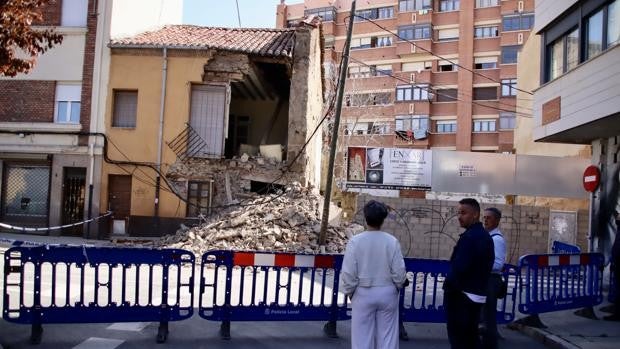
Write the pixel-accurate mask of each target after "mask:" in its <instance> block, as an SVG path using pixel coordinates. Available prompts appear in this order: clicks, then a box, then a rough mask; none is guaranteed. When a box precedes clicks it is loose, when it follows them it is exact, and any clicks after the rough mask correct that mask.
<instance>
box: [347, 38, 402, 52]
mask: <svg viewBox="0 0 620 349" xmlns="http://www.w3.org/2000/svg"><path fill="white" fill-rule="evenodd" d="M385 46H392V37H391V36H389V35H386V36H372V37H369V38H356V39H351V49H352V50H357V49H363V48H371V47H385Z"/></svg>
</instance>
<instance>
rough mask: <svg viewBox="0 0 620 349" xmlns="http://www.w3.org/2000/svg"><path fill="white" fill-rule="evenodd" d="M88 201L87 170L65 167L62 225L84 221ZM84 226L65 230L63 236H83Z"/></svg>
mask: <svg viewBox="0 0 620 349" xmlns="http://www.w3.org/2000/svg"><path fill="white" fill-rule="evenodd" d="M85 200H86V168H84V167H65V168H64V169H63V183H62V225H65V224H72V223H76V222H80V221H82V220H83V219H84V202H85ZM83 232H84V225H77V226H74V227H69V228H64V229H63V230H62V234H63V235H72V236H81V235H82V233H83Z"/></svg>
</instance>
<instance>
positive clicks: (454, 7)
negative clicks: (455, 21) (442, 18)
mask: <svg viewBox="0 0 620 349" xmlns="http://www.w3.org/2000/svg"><path fill="white" fill-rule="evenodd" d="M459 7H460V1H459V0H439V11H440V12H448V11H458V10H459Z"/></svg>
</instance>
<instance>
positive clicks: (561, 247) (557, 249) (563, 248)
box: [551, 241, 581, 254]
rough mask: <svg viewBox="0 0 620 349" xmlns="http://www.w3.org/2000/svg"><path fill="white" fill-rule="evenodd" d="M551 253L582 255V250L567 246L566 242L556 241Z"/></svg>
mask: <svg viewBox="0 0 620 349" xmlns="http://www.w3.org/2000/svg"><path fill="white" fill-rule="evenodd" d="M551 252H552V253H556V254H559V253H563V254H580V253H581V248H579V246H575V245H571V244H567V243H565V242H561V241H554V242H553V244H552V245H551Z"/></svg>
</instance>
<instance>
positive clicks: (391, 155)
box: [347, 147, 433, 190]
mask: <svg viewBox="0 0 620 349" xmlns="http://www.w3.org/2000/svg"><path fill="white" fill-rule="evenodd" d="M432 154H433V153H432V152H431V151H430V150H422V149H403V148H365V147H349V149H348V161H347V188H375V189H422V190H430V188H431V169H432V163H433V161H432V156H433V155H432Z"/></svg>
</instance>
